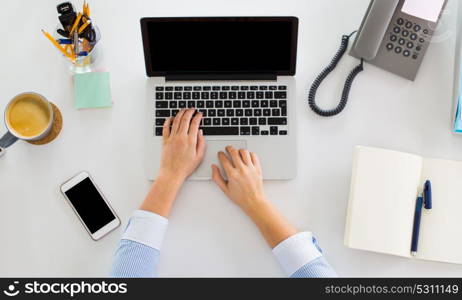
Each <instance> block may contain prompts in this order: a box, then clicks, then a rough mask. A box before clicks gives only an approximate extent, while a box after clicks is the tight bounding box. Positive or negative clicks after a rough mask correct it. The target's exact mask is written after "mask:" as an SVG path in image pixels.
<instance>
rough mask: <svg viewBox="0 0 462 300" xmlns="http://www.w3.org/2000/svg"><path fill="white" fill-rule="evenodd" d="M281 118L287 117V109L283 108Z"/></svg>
mask: <svg viewBox="0 0 462 300" xmlns="http://www.w3.org/2000/svg"><path fill="white" fill-rule="evenodd" d="M281 116H283V117H286V116H287V107H283V108H281Z"/></svg>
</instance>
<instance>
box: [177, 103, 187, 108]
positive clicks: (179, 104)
mask: <svg viewBox="0 0 462 300" xmlns="http://www.w3.org/2000/svg"><path fill="white" fill-rule="evenodd" d="M178 108H186V101H179V102H178Z"/></svg>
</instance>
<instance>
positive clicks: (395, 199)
mask: <svg viewBox="0 0 462 300" xmlns="http://www.w3.org/2000/svg"><path fill="white" fill-rule="evenodd" d="M426 180H430V181H431V183H432V199H433V201H432V202H433V208H432V209H431V210H425V209H424V210H422V221H421V227H420V237H419V247H418V252H417V255H416V256H415V257H414V258H417V259H424V260H433V261H441V262H448V263H457V264H462V162H459V161H450V160H442V159H431V158H423V157H421V156H418V155H413V154H408V153H402V152H397V151H390V150H384V149H378V148H370V147H362V146H358V147H356V149H355V154H354V159H353V172H352V178H351V190H350V198H349V203H348V210H347V219H346V228H345V245H346V246H348V247H350V248H354V249H360V250H367V251H373V252H379V253H385V254H392V255H398V256H403V257H409V258H411V257H412V256H411V252H410V249H411V239H412V227H413V220H414V210H415V205H416V197H417V195H418V194H420V193H421V192H422V189H423V185H424V183H425V181H426Z"/></svg>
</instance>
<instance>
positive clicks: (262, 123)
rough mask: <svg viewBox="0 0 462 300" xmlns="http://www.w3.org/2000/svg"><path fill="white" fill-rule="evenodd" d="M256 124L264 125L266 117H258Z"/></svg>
mask: <svg viewBox="0 0 462 300" xmlns="http://www.w3.org/2000/svg"><path fill="white" fill-rule="evenodd" d="M258 125H266V118H258Z"/></svg>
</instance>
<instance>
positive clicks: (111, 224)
mask: <svg viewBox="0 0 462 300" xmlns="http://www.w3.org/2000/svg"><path fill="white" fill-rule="evenodd" d="M61 190H62V192H63V194H64V195H65V196H66V198H67V199H68V200H69V202H70V204H71V206H72V207H73V209H74V211H75V212H76V213H77V215H78V216H79V218H80V220H81V221H82V223H83V224H84V225H85V227H86V229H87V231H88V232H89V233H90V235H91V236H92V238H94V239H98V238H100V237H102V236H103V235H104V234H106V233H108V232H109V231H111V230H112V229H114V228H115V227H117V226H118V225H119V224H120V221H119V219H118V218H117V216H116V215H115V213H114V211H113V210H112V208H111V207H110V206H109V204H108V203H107V201H106V200H105V199H104V197H103V195H102V194H101V192H100V191H99V190H98V188H97V187H96V185H95V184H94V183H93V181H92V179H91V177H90V176H89V175H88V173H86V172H82V173H80V174H78V175H77V176H75V177H74V178H72V179H71V180H69V181H68V182H66V183H65V184H63V186H62V187H61Z"/></svg>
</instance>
